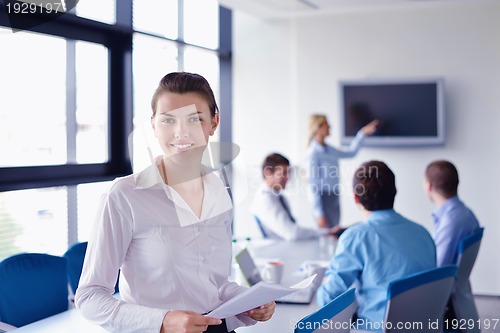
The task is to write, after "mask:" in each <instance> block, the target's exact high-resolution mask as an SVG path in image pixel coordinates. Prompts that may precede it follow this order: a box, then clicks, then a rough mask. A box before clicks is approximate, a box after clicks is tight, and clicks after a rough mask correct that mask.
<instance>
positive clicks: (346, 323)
mask: <svg viewBox="0 0 500 333" xmlns="http://www.w3.org/2000/svg"><path fill="white" fill-rule="evenodd" d="M355 291H356V289H355V288H351V289H349V290H347V291H346V292H344V293H343V294H341V295H339V296H338V297H336V298H335V299H333V300H332V301H331V302H330V303H328V304H326V305H325V306H323V307H322V308H321V309H319V310H317V311H316V312H313V313H312V314H310V315H308V316H306V317H304V318H302V319H301V320H300V321H299V322H298V323H297V324H296V325H295V331H294V332H295V333H313V332H336V333H349V331H350V325H351V319H352V316H353V315H354V312H355V311H356V308H357V306H358V305H357V303H356V298H355V295H354V292H355Z"/></svg>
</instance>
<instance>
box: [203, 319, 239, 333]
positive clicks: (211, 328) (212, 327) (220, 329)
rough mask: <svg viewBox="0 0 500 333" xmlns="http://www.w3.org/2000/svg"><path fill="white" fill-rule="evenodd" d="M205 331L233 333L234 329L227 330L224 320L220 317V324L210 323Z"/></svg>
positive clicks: (210, 332) (209, 332)
mask: <svg viewBox="0 0 500 333" xmlns="http://www.w3.org/2000/svg"><path fill="white" fill-rule="evenodd" d="M205 333H235V332H234V331H231V332H228V331H227V326H226V320H225V319H222V324H220V325H217V326H215V325H210V326H208V329H207V330H206V331H205Z"/></svg>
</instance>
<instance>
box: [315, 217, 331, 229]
mask: <svg viewBox="0 0 500 333" xmlns="http://www.w3.org/2000/svg"><path fill="white" fill-rule="evenodd" d="M316 224H317V225H318V228H330V226H329V225H328V219H327V217H326V216H325V215H321V216H320V217H318V218H317V219H316Z"/></svg>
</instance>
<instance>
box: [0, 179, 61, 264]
mask: <svg viewBox="0 0 500 333" xmlns="http://www.w3.org/2000/svg"><path fill="white" fill-rule="evenodd" d="M67 234H68V223H67V212H66V187H64V186H62V187H49V188H43V189H30V190H22V191H9V192H0V260H2V259H5V258H6V257H8V256H10V255H12V254H15V253H18V252H39V253H53V254H57V255H61V254H63V253H64V251H66V249H67V248H68V241H67V238H68V237H67Z"/></svg>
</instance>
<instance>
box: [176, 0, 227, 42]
mask: <svg viewBox="0 0 500 333" xmlns="http://www.w3.org/2000/svg"><path fill="white" fill-rule="evenodd" d="M218 21H219V11H218V6H217V1H216V0H184V40H185V41H186V42H187V43H189V44H193V45H200V46H204V47H207V48H210V49H214V50H215V49H217V47H218V46H219V29H218V28H219V25H218V24H217V22H218Z"/></svg>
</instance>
